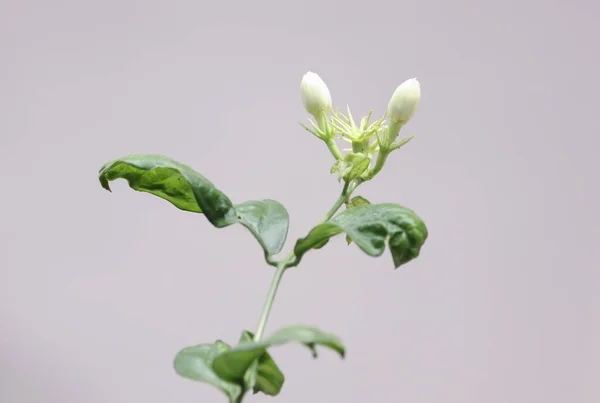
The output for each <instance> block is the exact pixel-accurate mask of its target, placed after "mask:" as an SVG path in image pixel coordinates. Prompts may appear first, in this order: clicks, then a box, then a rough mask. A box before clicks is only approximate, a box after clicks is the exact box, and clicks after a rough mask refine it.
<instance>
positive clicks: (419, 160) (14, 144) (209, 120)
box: [0, 0, 600, 403]
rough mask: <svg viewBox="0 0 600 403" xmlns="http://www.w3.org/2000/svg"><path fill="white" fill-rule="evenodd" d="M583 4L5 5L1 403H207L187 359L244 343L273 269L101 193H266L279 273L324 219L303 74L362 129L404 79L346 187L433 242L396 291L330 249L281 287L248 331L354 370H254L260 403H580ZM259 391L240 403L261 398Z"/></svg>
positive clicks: (348, 254) (386, 260) (594, 210)
mask: <svg viewBox="0 0 600 403" xmlns="http://www.w3.org/2000/svg"><path fill="white" fill-rule="evenodd" d="M599 12H600V5H599V4H598V3H597V2H594V1H591V0H588V1H586V0H580V1H572V2H567V1H539V0H537V1H534V0H525V1H513V0H507V1H495V2H481V1H473V0H458V1H453V2H447V1H441V0H437V1H435V0H420V1H413V0H407V1H402V2H391V1H383V0H372V1H369V2H362V1H361V2H359V1H344V2H343V1H331V0H319V1H318V0H306V1H302V2H300V1H297V2H283V1H275V0H258V1H253V2H241V1H237V2H203V1H186V0H174V1H155V0H146V1H133V0H119V1H116V0H106V1H75V0H55V1H52V2H48V1H41V0H37V1H36V0H30V1H27V0H24V1H17V0H4V1H2V2H0V172H1V174H0V175H1V190H0V192H1V193H0V195H1V198H0V206H1V209H0V401H1V402H3V403H4V402H6V403H30V402H31V403H37V402H40V403H75V402H78V403H79V402H86V403H121V402H122V403H125V402H127V403H131V402H144V403H162V402H178V403H187V402H189V403H192V402H222V401H225V398H224V397H223V396H222V395H221V394H220V392H219V391H217V390H216V389H213V388H212V387H210V386H208V385H204V384H199V383H194V382H192V381H189V380H187V379H183V378H181V377H179V376H178V375H176V373H175V372H174V370H173V368H172V360H173V358H174V355H175V353H176V352H177V351H178V350H179V349H180V348H182V347H184V346H187V345H192V344H198V343H203V342H212V341H214V340H215V339H217V338H222V339H224V340H226V341H228V342H230V343H234V342H235V341H236V340H237V339H238V337H239V334H240V332H241V330H242V329H249V330H254V329H255V328H256V325H257V324H258V319H259V315H260V311H261V309H262V305H263V302H264V297H265V295H266V292H267V289H268V287H269V283H270V279H271V276H272V273H273V269H272V268H271V267H268V266H266V265H265V264H264V261H263V258H262V251H261V250H260V247H259V246H258V244H257V243H256V242H255V241H254V239H253V238H252V236H251V235H250V234H249V233H247V232H246V231H245V230H244V229H243V228H242V227H237V226H234V227H229V228H226V229H222V230H217V229H215V228H213V227H212V226H211V225H210V224H209V223H208V222H207V221H206V219H205V218H204V217H203V216H201V215H195V214H192V213H185V212H182V211H179V210H177V209H176V208H174V207H172V206H170V205H169V203H167V202H166V201H164V200H160V199H158V198H155V197H152V196H150V195H147V194H142V193H136V192H134V191H131V190H129V189H128V188H127V185H126V183H125V182H124V181H118V182H115V183H114V185H113V193H112V194H110V193H108V192H106V191H104V190H103V189H102V188H101V187H100V185H99V183H98V180H97V172H98V169H99V168H100V167H101V165H102V164H103V163H104V162H106V161H107V160H110V159H113V158H117V157H120V156H123V155H126V154H128V153H132V152H140V153H161V154H165V155H167V156H170V157H172V158H175V159H177V160H180V161H182V162H184V163H187V164H189V165H191V166H192V167H194V168H195V169H196V170H198V171H199V172H200V173H202V174H203V175H205V176H206V177H207V178H209V179H210V180H211V181H213V182H214V183H215V184H216V185H217V186H218V187H219V188H220V189H221V190H223V191H224V192H225V193H226V194H228V195H229V196H230V197H231V199H232V200H233V201H234V202H236V203H240V202H242V201H245V200H250V199H262V198H273V199H276V200H278V201H280V202H281V203H283V204H284V205H285V206H286V207H287V208H288V210H289V212H290V216H291V227H290V233H289V239H288V244H287V246H286V248H285V249H284V252H286V253H287V252H288V251H289V250H290V248H291V245H292V244H293V242H294V241H295V239H296V238H298V237H301V236H304V235H305V234H306V233H307V232H308V230H309V229H310V227H311V224H312V223H316V222H317V221H318V220H319V219H320V218H321V217H322V215H323V214H324V213H325V212H326V211H327V210H328V209H329V206H330V205H331V204H332V203H333V202H334V201H335V199H336V198H337V195H338V194H339V191H340V185H339V184H338V182H337V181H336V179H335V176H333V175H330V174H329V169H330V167H331V164H332V162H333V161H332V159H331V156H330V155H329V153H328V151H327V149H326V147H325V146H324V145H323V144H322V143H321V142H319V141H318V140H317V139H316V138H314V137H312V136H311V135H310V134H308V133H307V132H305V131H304V130H303V129H302V128H301V127H300V126H299V125H298V122H305V121H306V118H307V114H306V113H305V111H304V110H303V107H302V103H301V101H300V95H299V85H300V79H301V77H302V75H303V74H304V73H305V72H306V71H308V70H312V71H315V72H317V73H318V74H319V75H320V76H321V77H322V78H323V79H324V80H325V82H326V83H327V84H328V86H329V89H330V90H331V93H332V95H333V102H334V105H335V106H339V107H341V108H345V106H346V104H349V105H351V107H352V111H353V114H354V116H355V118H356V119H357V120H358V119H359V118H360V117H361V116H363V115H365V114H367V113H368V111H369V110H370V109H373V110H374V116H376V117H379V116H381V115H382V114H383V113H384V111H385V108H386V106H387V102H388V100H389V97H390V96H391V94H392V93H393V91H394V89H395V88H396V86H397V85H398V84H400V83H401V82H402V81H404V80H406V79H408V78H411V77H418V79H419V81H420V82H421V87H422V101H421V105H420V107H419V110H418V111H417V114H416V115H415V117H414V118H413V120H412V121H411V122H410V123H409V124H408V125H407V126H406V127H405V129H404V130H403V133H404V134H416V136H417V137H416V138H415V139H414V140H413V141H412V142H411V143H409V144H408V145H407V146H405V147H404V148H402V150H400V151H398V152H396V153H394V154H392V157H391V159H390V160H389V162H388V164H387V165H386V167H385V169H384V170H383V171H382V173H381V174H380V175H379V176H378V177H377V178H376V179H375V180H374V181H372V182H370V183H368V184H366V185H364V186H363V187H361V188H360V189H359V192H358V194H361V195H363V196H365V197H367V198H368V199H369V200H371V201H373V202H395V203H400V204H403V205H405V206H407V207H409V208H411V209H414V210H415V211H416V212H417V213H418V214H419V215H420V216H421V217H422V218H423V219H424V221H425V222H426V223H427V226H428V228H429V233H430V236H429V239H428V241H427V243H426V244H425V246H424V247H423V249H422V254H421V256H420V257H419V259H417V260H415V261H413V262H411V263H409V264H407V265H406V266H403V267H401V268H400V269H399V270H397V271H394V270H393V265H392V261H391V257H390V255H389V253H388V252H386V253H385V255H384V256H382V257H380V258H377V259H374V258H370V257H368V256H366V255H365V254H363V253H362V252H361V251H360V250H359V249H358V248H357V247H356V246H354V245H351V246H346V244H345V242H344V239H343V237H338V238H336V239H335V240H334V241H332V242H331V243H330V244H329V245H328V246H327V247H326V248H324V249H322V250H319V251H312V252H310V253H308V254H307V255H306V257H305V258H304V260H303V262H302V265H301V266H300V267H299V268H298V269H294V270H291V271H290V272H288V273H287V274H286V277H285V278H284V280H283V283H282V286H281V288H280V292H279V295H278V298H277V301H276V303H275V307H274V309H273V311H272V315H271V320H270V322H269V325H268V327H267V334H268V333H270V332H272V331H274V330H275V329H277V328H279V327H281V326H286V325H292V324H308V325H315V326H318V327H320V328H323V329H324V330H327V331H330V332H333V333H336V334H338V335H339V336H340V337H341V338H342V339H343V341H344V342H345V344H346V347H347V351H348V353H347V358H346V360H343V361H342V360H340V359H339V358H338V357H337V356H336V355H335V354H333V353H331V352H330V351H323V352H322V354H321V356H320V357H319V359H317V360H313V359H312V358H311V356H310V354H309V353H308V352H307V351H306V350H305V349H304V348H302V347H301V346H296V345H291V346H285V347H278V348H277V349H273V350H272V353H273V356H274V358H275V359H276V360H277V362H278V364H279V366H280V367H281V369H282V370H283V371H284V373H285V374H286V377H287V380H286V383H285V385H284V388H283V390H282V393H281V395H280V396H279V397H278V398H277V399H276V401H281V402H289V403H295V402H297V403H300V402H307V401H311V402H315V403H333V402H386V403H387V402H389V403H396V402H411V403H425V402H432V403H433V402H436V403H437V402H444V403H466V402H473V403H475V402H477V403H480V402H485V403H506V402H512V403H516V402H519V403H521V402H522V403H531V402H544V403H549V402H556V403H564V402H573V403H595V402H598V401H600V381H599V378H598V376H599V371H600V347H599V344H598V340H600V292H599V287H600V273H599V268H600V264H599V261H600V259H599V258H600V249H599V247H598V244H599V241H600V230H599V226H600V214H599V213H598V205H599V203H600V192H599V190H598V173H599V168H600V165H599V163H598V160H597V158H596V157H597V154H598V148H599V147H600V141H599V140H598V132H599V129H600V123H599V122H600V121H599V119H598V115H597V109H598V107H599V101H598V93H599V91H600V78H599V77H598V73H597V72H598V65H599V61H600V54H599V53H600V52H599V50H598V37H599V35H600V28H599V27H598V24H597V19H598V15H599ZM272 400H273V399H272V398H269V397H266V396H260V395H257V396H254V397H250V398H248V399H247V401H251V402H257V403H258V402H270V401H272Z"/></svg>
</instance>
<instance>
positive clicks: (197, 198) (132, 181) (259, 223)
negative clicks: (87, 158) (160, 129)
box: [99, 154, 289, 255]
mask: <svg viewBox="0 0 600 403" xmlns="http://www.w3.org/2000/svg"><path fill="white" fill-rule="evenodd" d="M99 178H100V183H101V184H102V187H104V188H105V189H107V190H108V191H110V186H109V182H110V181H113V180H116V179H119V178H123V179H125V180H127V182H128V183H129V186H130V187H131V188H132V189H134V190H137V191H140V192H147V193H151V194H153V195H155V196H158V197H161V198H163V199H165V200H168V201H169V202H171V203H172V204H173V205H174V206H176V207H177V208H179V209H181V210H185V211H191V212H194V213H204V215H205V216H206V218H207V219H208V220H209V221H210V222H211V223H212V224H213V225H214V226H215V227H217V228H223V227H226V226H229V225H231V224H235V223H240V224H242V225H243V226H245V227H246V228H248V229H249V230H250V232H251V233H252V234H253V235H254V237H255V238H256V239H257V240H258V242H259V243H260V244H261V246H262V247H263V249H264V250H265V253H266V254H268V255H272V254H276V253H278V252H279V251H281V248H282V247H283V244H284V242H285V238H286V236H287V231H288V222H289V218H288V213H287V211H286V209H285V207H283V206H282V205H281V204H280V203H278V202H276V201H274V200H262V201H248V202H245V203H242V204H239V205H237V206H234V205H233V204H232V203H231V200H229V198H228V197H227V196H226V195H225V194H224V193H223V192H221V191H220V190H218V189H217V188H216V187H215V186H214V185H213V184H212V183H211V182H210V181H209V180H208V179H206V178H205V177H203V176H202V175H200V174H199V173H198V172H196V171H194V170H193V169H192V168H190V167H188V166H187V165H184V164H182V163H179V162H177V161H174V160H172V159H171V158H168V157H165V156H162V155H153V154H132V155H129V156H126V157H123V158H119V159H116V160H113V161H110V162H108V163H106V164H104V166H103V167H102V168H101V169H100V173H99Z"/></svg>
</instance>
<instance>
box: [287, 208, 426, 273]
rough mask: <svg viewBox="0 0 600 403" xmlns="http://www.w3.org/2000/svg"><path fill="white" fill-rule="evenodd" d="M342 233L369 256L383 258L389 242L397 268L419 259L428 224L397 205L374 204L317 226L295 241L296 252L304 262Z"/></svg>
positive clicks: (342, 213) (351, 210) (339, 215)
mask: <svg viewBox="0 0 600 403" xmlns="http://www.w3.org/2000/svg"><path fill="white" fill-rule="evenodd" d="M342 232H345V233H346V234H347V235H348V237H350V239H351V240H352V241H354V243H356V245H358V247H359V248H360V249H361V250H362V251H363V252H365V253H366V254H367V255H369V256H381V254H382V253H383V252H384V250H385V245H386V241H388V246H389V248H390V251H391V254H392V258H393V260H394V267H395V268H398V267H400V266H401V265H403V264H405V263H407V262H409V261H411V260H412V259H415V258H416V257H417V256H419V253H420V250H421V247H422V246H423V244H424V243H425V240H426V239H427V227H426V226H425V223H424V222H423V221H422V220H421V219H420V218H419V217H418V216H417V215H416V214H415V213H414V212H413V211H412V210H409V209H407V208H405V207H402V206H399V205H397V204H371V205H366V206H361V207H355V208H352V209H349V210H345V211H343V212H341V213H340V214H338V215H337V216H335V217H334V218H332V219H331V220H329V221H327V222H325V223H324V224H321V225H318V226H316V227H315V228H313V229H312V230H311V231H310V233H309V234H308V235H307V236H306V237H305V238H302V239H299V240H298V241H297V242H296V246H295V247H294V253H295V255H296V256H297V257H298V259H301V258H302V256H303V255H304V254H305V253H306V252H307V251H309V250H310V249H314V248H315V247H318V246H322V244H323V242H326V241H327V240H328V239H329V238H331V237H332V236H335V235H337V234H340V233H342Z"/></svg>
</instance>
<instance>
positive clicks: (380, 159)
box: [365, 149, 390, 181]
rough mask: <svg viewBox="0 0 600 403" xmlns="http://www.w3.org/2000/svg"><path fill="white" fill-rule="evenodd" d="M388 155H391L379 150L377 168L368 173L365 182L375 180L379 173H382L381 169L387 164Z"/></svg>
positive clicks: (388, 152)
mask: <svg viewBox="0 0 600 403" xmlns="http://www.w3.org/2000/svg"><path fill="white" fill-rule="evenodd" d="M388 155H390V151H387V150H382V149H380V150H379V153H378V154H377V161H376V162H375V166H374V167H373V168H372V169H371V170H370V171H369V172H367V174H366V175H365V180H367V181H368V180H371V179H373V177H374V176H375V175H377V174H378V173H379V171H381V169H382V168H383V165H384V164H385V161H386V160H387V157H388Z"/></svg>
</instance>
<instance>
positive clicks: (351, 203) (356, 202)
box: [346, 196, 371, 209]
mask: <svg viewBox="0 0 600 403" xmlns="http://www.w3.org/2000/svg"><path fill="white" fill-rule="evenodd" d="M369 204H371V202H370V201H368V200H367V199H365V198H364V197H362V196H354V197H353V198H352V199H350V200H348V201H347V202H346V209H351V208H354V207H360V206H368V205H369Z"/></svg>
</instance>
